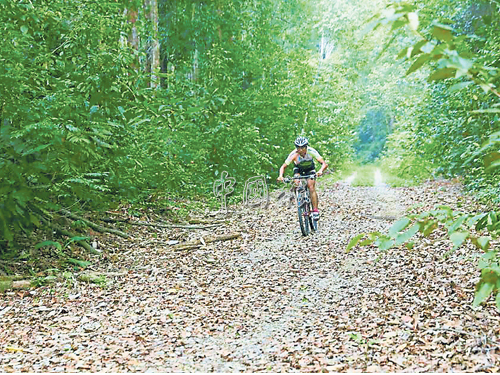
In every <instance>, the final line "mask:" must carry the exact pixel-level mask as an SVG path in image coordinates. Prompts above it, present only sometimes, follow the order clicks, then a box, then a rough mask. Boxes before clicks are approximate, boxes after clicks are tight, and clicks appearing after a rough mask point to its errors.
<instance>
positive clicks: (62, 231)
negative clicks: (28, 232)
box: [49, 223, 101, 255]
mask: <svg viewBox="0 0 500 375" xmlns="http://www.w3.org/2000/svg"><path fill="white" fill-rule="evenodd" d="M49 225H50V227H52V228H53V229H54V230H55V231H56V232H58V233H60V234H62V235H63V236H66V237H69V238H74V237H78V236H77V235H76V234H75V233H71V232H68V231H67V230H66V229H63V228H61V227H60V226H58V225H56V224H54V223H50V224H49ZM76 243H78V245H80V246H81V247H83V248H84V249H85V250H87V251H88V252H90V253H92V254H95V255H101V253H100V252H99V251H97V250H96V249H94V248H93V247H92V246H91V245H90V244H89V243H88V242H86V241H83V240H80V241H76Z"/></svg>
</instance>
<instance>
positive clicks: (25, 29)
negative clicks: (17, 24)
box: [21, 25, 29, 34]
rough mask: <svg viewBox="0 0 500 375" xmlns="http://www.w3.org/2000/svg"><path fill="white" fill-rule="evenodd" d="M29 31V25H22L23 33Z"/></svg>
mask: <svg viewBox="0 0 500 375" xmlns="http://www.w3.org/2000/svg"><path fill="white" fill-rule="evenodd" d="M28 31H29V29H28V27H27V26H25V25H23V26H21V32H22V33H23V34H26V33H27V32H28Z"/></svg>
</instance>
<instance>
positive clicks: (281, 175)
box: [278, 163, 288, 181]
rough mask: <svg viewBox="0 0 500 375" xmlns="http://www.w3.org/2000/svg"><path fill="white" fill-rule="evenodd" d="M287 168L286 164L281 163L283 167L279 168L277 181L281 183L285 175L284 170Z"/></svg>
mask: <svg viewBox="0 0 500 375" xmlns="http://www.w3.org/2000/svg"><path fill="white" fill-rule="evenodd" d="M286 167H288V164H287V163H283V165H282V166H281V168H280V175H279V177H278V181H283V175H284V174H285V169H286Z"/></svg>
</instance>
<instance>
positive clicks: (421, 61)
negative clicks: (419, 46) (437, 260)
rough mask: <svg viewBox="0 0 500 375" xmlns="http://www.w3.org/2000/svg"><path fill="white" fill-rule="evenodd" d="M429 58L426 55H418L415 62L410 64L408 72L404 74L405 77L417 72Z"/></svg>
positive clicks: (429, 56)
mask: <svg viewBox="0 0 500 375" xmlns="http://www.w3.org/2000/svg"><path fill="white" fill-rule="evenodd" d="M430 58H431V55H429V54H428V53H426V54H423V55H420V56H419V57H418V58H417V59H416V60H415V62H414V63H413V64H412V66H411V67H410V69H408V71H407V72H406V75H409V74H411V73H413V72H414V71H416V70H418V69H419V68H420V67H421V66H422V65H424V64H425V63H426V62H427V61H429V60H430Z"/></svg>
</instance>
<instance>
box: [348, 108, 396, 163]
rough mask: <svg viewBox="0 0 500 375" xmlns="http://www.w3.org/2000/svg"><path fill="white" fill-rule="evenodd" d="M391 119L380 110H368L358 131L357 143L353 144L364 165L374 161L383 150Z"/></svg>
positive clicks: (389, 130)
mask: <svg viewBox="0 0 500 375" xmlns="http://www.w3.org/2000/svg"><path fill="white" fill-rule="evenodd" d="M391 127H392V119H390V118H388V116H387V115H386V114H385V113H384V112H383V111H382V110H381V109H377V110H369V111H368V112H367V114H366V115H365V117H364V118H363V120H362V121H361V124H360V125H359V130H358V138H359V139H358V141H357V142H356V143H355V144H354V149H355V150H356V153H357V156H358V159H360V160H361V161H362V162H364V163H371V162H373V161H375V160H376V159H377V158H378V157H379V155H380V154H381V152H382V150H383V149H384V146H385V143H386V140H387V136H388V135H389V134H390V132H391Z"/></svg>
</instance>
